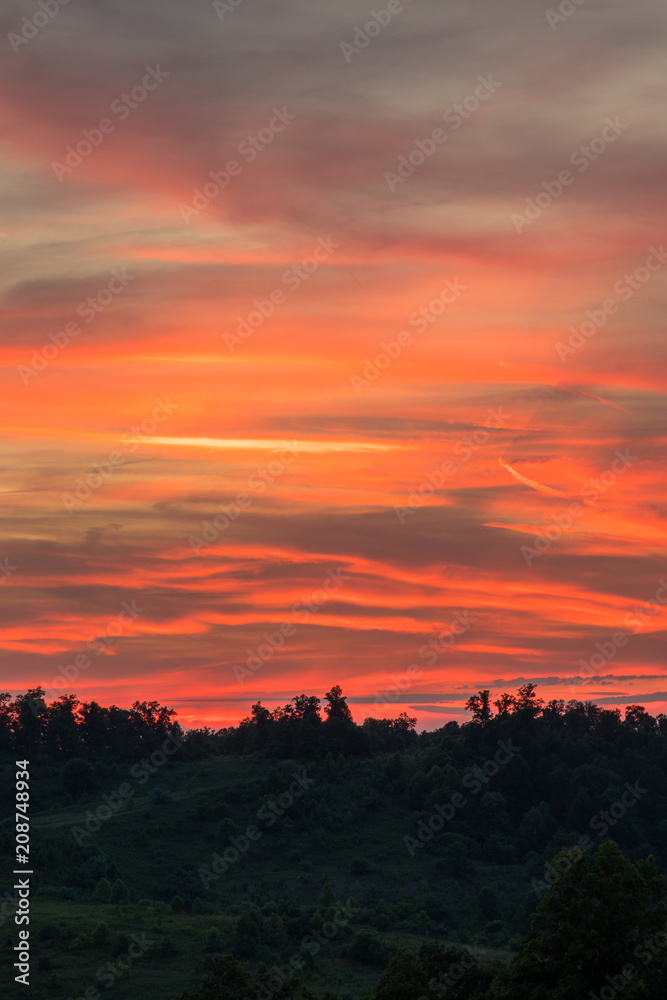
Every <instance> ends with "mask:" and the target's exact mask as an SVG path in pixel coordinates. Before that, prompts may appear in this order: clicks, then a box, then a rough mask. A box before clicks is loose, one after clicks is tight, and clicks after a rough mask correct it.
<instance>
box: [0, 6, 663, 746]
mask: <svg viewBox="0 0 667 1000" xmlns="http://www.w3.org/2000/svg"><path fill="white" fill-rule="evenodd" d="M480 6H481V7H482V8H484V11H485V16H484V17H483V18H481V15H480V18H479V19H478V18H477V17H473V15H472V13H471V12H470V9H469V6H468V5H466V4H465V3H464V2H463V0H457V2H455V3H453V4H449V5H447V7H446V9H444V7H443V6H442V5H435V4H433V3H431V4H426V3H424V4H421V5H418V4H415V5H414V6H412V5H406V6H405V8H404V9H403V11H402V13H401V14H400V15H396V17H395V19H394V21H393V23H392V24H390V25H389V26H387V27H386V28H384V29H383V31H382V33H380V34H378V35H377V37H374V38H373V39H372V41H371V42H370V43H369V44H368V46H367V47H365V48H364V49H360V50H359V52H356V53H354V54H353V56H352V57H351V58H350V60H349V61H348V60H347V59H346V58H345V55H344V50H342V49H341V45H340V43H341V42H346V43H349V42H350V41H352V38H353V35H354V32H355V28H356V26H358V25H362V27H363V24H364V23H365V21H364V18H365V17H366V13H365V12H364V13H363V14H361V13H360V12H359V9H358V5H355V4H347V3H344V4H342V5H340V6H337V7H336V9H335V10H334V9H328V10H327V11H326V12H325V11H324V10H322V11H319V12H317V11H314V10H313V8H312V5H305V4H304V3H301V2H292V0H290V2H289V3H287V4H285V5H284V6H281V8H280V10H279V11H278V10H277V9H276V8H275V6H274V5H266V4H263V3H260V4H259V6H258V3H257V2H255V0H247V2H244V3H242V4H240V5H239V6H238V8H237V9H235V10H234V13H233V15H232V14H230V15H225V17H224V19H223V21H222V23H221V21H220V18H219V17H218V16H217V15H216V12H215V10H214V9H213V7H212V6H211V5H204V7H203V8H201V9H200V8H197V9H195V8H192V9H191V8H188V14H187V18H184V17H183V8H182V5H177V4H175V3H173V2H172V0H169V2H166V3H161V4H160V5H158V4H157V2H156V0H149V2H144V3H142V4H140V5H138V6H137V5H129V4H128V5H125V6H123V5H121V7H122V9H121V8H118V9H116V8H114V10H115V13H114V14H113V17H112V15H111V12H110V11H106V10H105V9H104V8H103V7H101V8H100V7H99V5H93V4H92V2H91V0H87V2H81V3H79V2H78V3H77V5H74V4H73V5H72V6H71V8H70V7H65V8H63V9H62V10H60V11H59V12H58V14H57V16H54V17H53V19H52V21H51V22H50V23H49V24H47V25H45V26H44V27H42V28H40V29H39V31H38V32H37V34H36V36H35V37H32V38H30V39H29V40H24V42H21V43H17V42H16V41H15V42H14V46H13V47H15V49H16V50H15V51H14V52H11V51H9V50H10V45H11V40H10V43H9V44H8V46H7V49H8V54H6V56H5V59H4V60H3V65H2V69H0V83H2V86H1V87H0V95H1V96H0V113H1V114H2V119H3V126H4V127H3V136H4V138H3V140H2V144H1V145H0V154H1V155H2V158H3V164H4V167H5V172H4V178H3V180H2V185H1V187H0V198H1V199H2V218H3V222H2V224H1V225H0V230H1V237H2V238H0V258H1V260H2V265H3V266H2V269H1V271H0V289H1V292H2V301H1V303H0V316H1V318H2V321H3V322H2V329H3V334H2V340H1V342H0V362H1V363H2V365H3V368H2V374H1V376H0V377H1V379H2V383H1V392H2V416H1V417H0V423H1V424H2V431H3V434H2V439H3V449H4V455H3V461H2V471H3V476H2V506H1V508H0V511H1V517H2V535H1V539H0V587H1V596H2V609H1V616H2V617H1V620H0V649H1V655H2V660H1V665H0V672H1V673H0V689H2V690H8V691H11V692H13V693H16V692H18V691H22V690H25V689H26V688H27V687H29V686H34V685H36V684H39V683H41V684H42V685H43V686H44V687H46V688H47V690H48V691H49V692H50V693H51V694H52V695H53V696H55V693H56V692H57V691H59V690H67V691H71V692H75V693H76V694H77V695H78V696H79V697H80V698H82V699H91V698H95V699H97V700H99V701H101V702H103V703H112V702H113V703H116V704H121V705H129V704H130V703H131V702H132V701H134V700H135V699H137V698H139V699H143V698H150V699H153V698H156V699H158V700H160V701H162V702H166V703H168V704H169V705H171V706H174V707H176V708H177V710H178V712H179V717H180V718H181V720H182V721H183V722H185V723H186V724H194V725H200V724H209V725H215V726H218V725H228V724H231V723H234V722H236V721H237V720H238V719H239V718H241V717H242V716H243V715H245V714H247V712H248V710H249V707H250V704H251V703H252V702H253V701H255V700H257V699H258V698H260V699H262V700H263V701H264V702H265V703H266V704H268V705H269V706H270V707H273V706H274V705H275V704H277V703H282V702H284V701H285V700H287V699H289V698H291V697H292V696H293V695H294V694H297V693H300V692H301V691H305V692H307V693H314V694H318V695H320V696H322V695H323V694H324V692H325V691H326V690H328V688H329V687H330V686H331V685H332V684H335V683H340V684H341V685H342V687H343V690H344V692H345V693H346V694H347V695H348V696H349V698H350V702H351V706H352V709H353V712H354V715H355V718H356V719H357V720H359V721H361V720H362V719H363V718H364V717H365V716H367V715H371V714H373V715H379V716H387V715H392V714H397V713H398V712H399V711H403V710H404V709H406V708H407V709H408V710H409V711H410V713H411V714H416V715H417V716H418V718H419V725H420V727H424V728H433V727H435V726H439V725H442V724H443V723H444V722H445V721H447V720H448V719H450V718H459V719H460V718H463V717H464V714H465V713H463V703H464V702H465V700H466V699H467V697H468V696H469V694H470V693H471V692H472V691H474V690H477V689H478V688H480V687H490V688H491V689H492V691H493V693H494V695H495V694H497V693H499V692H500V691H502V690H512V689H514V688H516V687H517V686H518V685H519V684H520V683H523V682H524V681H526V680H530V681H533V682H535V683H537V684H538V686H539V693H540V694H541V695H542V696H543V697H544V698H546V699H549V698H556V697H558V698H565V699H569V698H573V697H577V698H586V699H592V700H595V701H597V702H599V703H604V704H608V705H623V704H627V703H629V702H640V703H642V704H644V705H645V706H646V707H647V709H649V711H652V712H654V713H657V712H659V711H665V707H666V705H667V683H666V679H665V677H664V674H665V667H664V663H665V635H666V625H667V583H665V580H667V563H666V562H665V558H664V557H665V540H666V531H667V529H666V527H665V525H666V521H665V506H664V491H665V475H664V468H665V466H664V440H665V426H666V425H665V398H664V395H663V392H664V388H665V382H666V371H667V369H666V366H665V356H664V343H665V339H664V334H663V324H664V304H665V289H666V275H667V254H666V253H665V250H664V248H663V246H662V244H661V239H664V233H665V227H664V218H662V216H663V215H664V207H663V206H664V204H665V199H664V192H663V185H664V151H663V146H664V116H663V114H662V107H661V99H660V96H659V94H660V91H659V88H658V84H657V67H658V65H659V60H662V59H663V58H664V53H661V51H660V48H661V47H660V46H659V44H658V43H657V42H656V39H657V38H659V37H661V36H662V32H663V31H664V27H665V21H666V20H667V12H666V11H665V9H664V7H662V5H660V4H658V3H657V2H652V0H645V2H642V3H640V5H639V6H640V7H641V9H642V18H640V19H638V18H637V17H636V16H635V14H633V12H631V11H629V10H626V9H625V7H624V6H623V5H620V4H618V5H613V4H612V5H610V7H609V9H608V10H605V11H601V10H597V9H596V8H590V9H589V8H588V6H587V5H583V6H582V7H581V8H580V9H578V10H577V12H576V14H573V15H572V17H570V18H569V19H568V20H567V23H563V24H558V25H557V27H556V29H555V30H554V29H552V27H551V26H550V25H549V23H548V22H547V20H546V19H545V15H544V11H543V10H541V9H539V10H538V9H536V8H535V7H534V5H532V6H531V7H530V9H529V10H528V8H527V9H526V11H525V12H524V15H523V16H522V17H521V18H518V19H512V18H510V17H509V16H508V15H507V11H505V13H504V15H503V12H502V11H500V10H498V5H497V4H494V3H492V2H491V0H484V2H483V3H482V4H481V5H480ZM1 20H2V25H3V27H4V31H5V35H7V34H8V33H11V32H14V33H16V31H17V29H19V30H20V28H21V15H17V14H16V13H15V12H13V13H10V12H4V13H3V14H2V16H1ZM629 28H631V29H632V30H631V31H630V30H629ZM16 47H17V48H16ZM348 54H349V52H348ZM151 73H152V75H151ZM480 79H486V80H491V81H495V83H492V84H491V85H490V89H491V90H492V92H491V93H488V92H485V93H484V96H480V95H481V94H482V92H481V91H480V90H479V86H480V84H479V83H478V81H479V80H480ZM137 87H138V88H139V89H138V90H137V89H136V88H137ZM151 88H152V89H151ZM476 93H477V96H475V94H476ZM142 94H143V96H142ZM124 95H126V96H127V101H126V100H125V96H124ZM119 102H120V103H119ZM457 104H458V105H459V110H461V109H463V110H464V111H465V114H461V115H460V116H458V117H457V112H452V110H451V109H452V108H454V107H455V106H456V105H457ZM466 109H467V110H466ZM457 121H458V124H457ZM104 122H106V123H107V124H106V125H105V124H103V123H104ZM610 123H611V124H610ZM434 129H440V133H439V136H438V141H437V142H435V141H434V140H433V139H430V138H429V137H431V136H432V135H434V134H435V133H434ZM442 135H444V136H445V138H444V139H442V138H441V137H442ZM82 143H83V145H81V144H82ZM68 147H71V149H72V151H71V152H69V154H68ZM76 147H78V148H79V152H78V153H77V151H76ZM431 147H432V148H431ZM582 147H584V150H585V152H583V153H582V152H581V148H582ZM415 151H417V152H415ZM420 151H421V152H420ZM586 151H587V152H586ZM420 157H421V159H420ZM78 161H80V162H78ZM232 164H235V166H233V165H232ZM582 164H585V166H582ZM401 165H402V166H401ZM563 171H569V176H570V178H571V179H570V180H567V181H566V180H565V179H564V177H563V175H562V172H563ZM221 172H222V173H221ZM401 173H402V174H403V175H404V176H401ZM211 174H213V175H217V176H218V179H219V180H218V182H216V183H214V182H213V181H212V180H211ZM559 176H560V181H559V180H558V178H559ZM392 178H393V179H392ZM397 178H399V179H397ZM207 185H208V187H207ZM559 189H560V190H559ZM197 190H198V191H199V192H200V193H199V194H198V195H197V194H196V193H195V192H196V191H197ZM582 324H583V325H584V326H583V331H582ZM585 324H588V325H585ZM420 491H421V492H420ZM216 519H217V521H216ZM547 532H548V534H547ZM650 601H653V602H655V603H654V605H653V606H651V605H650V604H648V602H650ZM307 605H310V607H309V608H308V607H307ZM637 609H639V616H637ZM462 623H463V624H462ZM281 626H283V630H282V632H281ZM452 632H453V633H454V635H453V638H452V639H451V641H449V642H444V643H442V642H440V641H439V639H438V637H439V636H443V639H446V637H448V636H450V633H452ZM267 635H268V636H269V638H268V639H267ZM271 638H273V639H274V643H273V644H271ZM95 640H96V641H95ZM105 640H108V641H105ZM429 643H431V645H429ZM276 647H278V648H276ZM77 657H78V659H77ZM591 658H593V659H591ZM77 664H78V665H77Z"/></svg>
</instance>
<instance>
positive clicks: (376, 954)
mask: <svg viewBox="0 0 667 1000" xmlns="http://www.w3.org/2000/svg"><path fill="white" fill-rule="evenodd" d="M348 953H349V955H350V958H353V959H355V961H357V962H365V963H366V965H383V964H384V960H385V957H386V948H385V946H384V942H383V940H382V938H381V937H380V935H379V934H378V933H377V931H366V930H361V931H357V933H356V934H355V935H354V937H353V938H352V942H351V944H350V947H349V949H348Z"/></svg>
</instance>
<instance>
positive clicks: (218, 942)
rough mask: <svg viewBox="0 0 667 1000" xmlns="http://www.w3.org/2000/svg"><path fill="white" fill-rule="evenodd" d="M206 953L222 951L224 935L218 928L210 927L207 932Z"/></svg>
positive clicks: (205, 937)
mask: <svg viewBox="0 0 667 1000" xmlns="http://www.w3.org/2000/svg"><path fill="white" fill-rule="evenodd" d="M204 951H222V934H221V933H220V931H219V930H218V928H217V927H209V929H208V930H207V931H206V934H205V935H204Z"/></svg>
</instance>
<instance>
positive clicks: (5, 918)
mask: <svg viewBox="0 0 667 1000" xmlns="http://www.w3.org/2000/svg"><path fill="white" fill-rule="evenodd" d="M467 707H468V709H469V710H470V713H471V720H470V721H469V722H466V723H465V724H463V725H459V724H458V723H456V722H450V723H448V724H447V725H446V726H444V727H443V728H442V729H440V730H437V731H435V732H430V733H421V734H417V733H416V731H415V720H414V719H411V718H409V717H408V716H407V715H406V714H405V713H403V714H401V715H399V716H398V718H396V719H391V720H378V719H367V720H366V721H365V722H364V723H363V725H356V724H355V723H354V722H353V721H352V718H351V715H350V712H349V709H348V707H347V704H346V701H345V698H344V697H343V694H342V692H341V690H340V688H338V687H334V688H332V690H331V691H329V692H328V693H327V695H326V696H325V703H324V707H323V708H322V707H321V704H320V700H319V699H318V698H315V697H309V696H306V695H299V696H297V697H296V698H293V699H292V701H291V702H290V703H289V705H286V706H284V707H283V708H280V709H278V710H276V711H274V712H269V711H268V710H267V709H265V708H264V707H263V706H262V705H261V704H259V703H257V704H256V705H254V706H253V708H252V713H251V715H250V716H249V717H248V718H247V719H245V720H243V722H241V723H240V724H239V725H238V726H236V727H231V728H227V729H222V730H219V731H214V730H211V729H200V730H190V731H188V732H184V731H183V730H182V729H181V727H180V725H179V723H178V721H177V720H176V717H175V713H174V712H173V711H171V710H168V709H166V708H164V707H162V706H160V705H159V704H158V703H157V702H150V703H138V702H137V703H135V705H134V706H133V708H132V709H129V710H125V709H119V708H115V707H111V708H104V707H101V706H100V705H97V704H96V703H94V702H93V703H83V704H82V703H80V702H79V701H77V699H76V698H75V697H74V696H71V695H64V696H62V697H61V698H60V699H59V700H58V701H55V702H53V703H51V704H49V705H47V704H46V703H45V702H44V699H43V692H42V691H41V690H40V689H35V690H32V691H28V692H27V693H26V694H25V695H22V696H19V697H17V698H15V699H14V700H12V699H11V698H10V697H9V696H8V695H0V766H1V768H2V777H3V781H2V806H3V808H2V810H1V812H0V817H1V821H0V846H1V847H2V855H3V857H4V858H6V859H7V861H6V864H5V866H4V867H3V870H2V871H0V883H2V882H4V884H0V978H1V980H2V983H3V990H2V996H5V995H12V996H13V995H16V996H21V995H23V996H26V995H30V997H31V1000H43V998H46V997H52V998H55V1000H61V998H62V1000H68V998H73V1000H74V998H79V997H85V998H86V1000H100V998H106V997H109V998H110V1000H116V998H118V1000H123V998H139V997H141V998H142V1000H143V998H151V1000H152V998H156V1000H177V998H182V1000H246V998H249V1000H255V998H256V1000H288V998H301V1000H307V998H313V997H317V998H325V997H327V998H329V1000H334V998H335V1000H362V998H364V1000H421V998H424V1000H437V998H439V997H446V998H447V1000H449V998H451V1000H614V998H615V997H617V996H618V997H620V998H621V1000H640V998H641V1000H663V998H664V997H665V996H666V995H667V993H666V992H665V990H666V987H665V985H664V984H665V982H666V981H667V933H665V931H666V925H667V908H666V903H665V896H666V891H667V884H666V882H665V879H664V877H663V874H662V873H663V872H664V870H665V867H666V865H667V841H666V837H665V834H666V833H667V777H666V770H667V718H665V717H664V716H659V717H658V718H657V719H656V718H653V717H652V716H650V715H649V714H648V713H647V712H646V711H645V710H644V709H643V708H641V707H639V706H630V707H629V708H627V709H626V711H625V714H624V718H621V715H620V713H619V712H618V710H616V709H611V710H610V709H602V708H600V707H598V706H596V705H594V704H592V703H590V702H582V701H572V702H569V703H568V704H565V703H563V702H561V701H551V702H549V703H548V704H546V705H545V704H544V703H543V702H542V701H541V699H539V698H538V697H537V694H536V691H535V688H534V687H533V685H530V684H527V685H525V686H524V687H522V688H520V689H519V691H518V692H517V693H516V694H515V695H513V696H510V695H503V696H501V697H500V698H499V699H498V700H497V701H496V702H494V703H493V705H492V704H491V703H490V701H489V696H488V692H485V691H482V692H479V694H478V695H475V696H473V697H472V698H471V699H470V700H469V702H468V706H467ZM17 760H29V762H30V766H29V770H30V794H31V808H30V816H31V823H30V828H31V830H30V832H31V852H32V854H31V865H32V867H33V869H34V872H35V874H34V875H33V876H32V888H33V894H34V895H33V899H32V903H31V912H30V921H31V922H30V932H31V954H32V973H31V987H30V991H29V994H28V992H27V991H26V992H23V993H21V992H19V991H20V990H21V989H23V988H22V987H20V986H18V985H15V984H14V981H13V980H14V972H13V970H12V963H13V962H14V960H15V959H14V953H13V948H14V946H15V945H16V943H17V930H18V929H17V927H16V925H15V923H14V911H15V908H16V904H15V900H14V896H13V890H12V885H13V878H14V877H13V876H12V874H11V871H12V868H13V867H14V863H13V856H14V850H15V847H14V838H15V817H14V811H13V810H14V805H15V800H14V781H15V774H14V772H15V770H16V768H15V761H17ZM5 984H8V988H5ZM14 987H15V988H14Z"/></svg>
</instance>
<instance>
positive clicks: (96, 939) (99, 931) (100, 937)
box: [91, 920, 111, 945]
mask: <svg viewBox="0 0 667 1000" xmlns="http://www.w3.org/2000/svg"><path fill="white" fill-rule="evenodd" d="M91 937H92V940H93V944H96V945H103V944H108V942H109V941H110V940H111V931H110V930H109V925H108V924H107V923H105V922H104V921H103V920H100V922H99V923H98V925H97V927H96V928H95V930H94V931H93V933H92V935H91Z"/></svg>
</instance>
